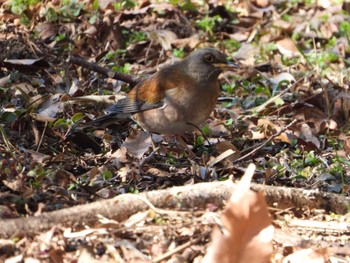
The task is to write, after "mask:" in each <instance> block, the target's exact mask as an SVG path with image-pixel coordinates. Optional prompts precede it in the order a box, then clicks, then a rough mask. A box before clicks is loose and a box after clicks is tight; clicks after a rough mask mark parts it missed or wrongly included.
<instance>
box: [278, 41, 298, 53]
mask: <svg viewBox="0 0 350 263" xmlns="http://www.w3.org/2000/svg"><path fill="white" fill-rule="evenodd" d="M276 45H277V48H278V50H279V52H281V54H283V55H285V56H287V57H295V56H299V55H300V52H299V50H298V48H297V46H296V45H295V43H294V42H293V40H292V39H290V38H284V39H281V40H279V41H277V42H276Z"/></svg>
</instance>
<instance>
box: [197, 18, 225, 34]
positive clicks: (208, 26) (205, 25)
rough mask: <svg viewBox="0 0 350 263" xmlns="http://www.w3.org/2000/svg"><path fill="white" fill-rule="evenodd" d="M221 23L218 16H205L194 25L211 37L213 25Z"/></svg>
mask: <svg viewBox="0 0 350 263" xmlns="http://www.w3.org/2000/svg"><path fill="white" fill-rule="evenodd" d="M221 21H222V18H221V17H220V16H218V15H216V16H208V15H206V16H205V17H204V18H203V19H201V20H197V21H196V25H197V26H198V27H199V28H200V29H203V30H204V31H205V32H206V33H207V34H209V35H213V33H214V27H215V25H216V24H217V23H219V22H221Z"/></svg>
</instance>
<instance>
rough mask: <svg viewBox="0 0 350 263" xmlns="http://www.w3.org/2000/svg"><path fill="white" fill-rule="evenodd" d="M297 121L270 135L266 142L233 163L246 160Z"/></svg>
mask: <svg viewBox="0 0 350 263" xmlns="http://www.w3.org/2000/svg"><path fill="white" fill-rule="evenodd" d="M296 121H297V120H296V119H294V120H293V121H292V122H291V123H289V124H288V125H287V126H286V127H283V128H282V129H281V130H280V131H279V132H277V133H275V134H273V135H271V137H270V138H269V139H268V140H266V141H265V142H264V143H262V144H260V145H259V146H258V147H256V148H254V149H253V150H252V151H250V152H249V153H247V154H246V155H243V156H242V157H240V158H238V159H237V160H235V161H234V162H233V163H238V162H240V161H242V160H244V159H246V158H247V157H249V156H251V155H253V154H254V153H256V152H257V151H259V150H260V149H261V148H262V147H264V146H265V145H266V144H268V143H269V142H271V141H272V140H273V139H275V138H276V137H277V136H280V135H281V134H282V133H283V132H285V131H286V130H287V129H288V128H289V127H290V126H292V125H293V124H294V123H295V122H296Z"/></svg>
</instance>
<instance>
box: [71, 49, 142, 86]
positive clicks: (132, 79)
mask: <svg viewBox="0 0 350 263" xmlns="http://www.w3.org/2000/svg"><path fill="white" fill-rule="evenodd" d="M69 63H72V64H75V65H79V66H82V67H84V68H87V69H90V70H92V71H95V72H97V73H100V74H101V75H103V76H105V77H108V78H113V79H117V80H121V81H124V82H126V83H129V84H130V85H132V86H135V85H136V84H137V83H139V82H141V81H142V78H140V77H137V76H133V75H129V74H124V73H120V72H115V71H113V70H110V69H107V68H103V67H100V66H98V65H96V64H94V63H90V62H88V61H86V60H84V59H81V58H78V57H74V56H72V57H70V59H69Z"/></svg>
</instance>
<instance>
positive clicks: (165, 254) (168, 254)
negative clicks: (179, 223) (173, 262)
mask: <svg viewBox="0 0 350 263" xmlns="http://www.w3.org/2000/svg"><path fill="white" fill-rule="evenodd" d="M201 238H202V237H197V238H195V239H193V240H190V241H188V242H186V243H185V244H182V245H180V246H178V247H176V248H174V249H173V250H171V251H168V252H166V253H164V254H163V255H160V256H159V257H157V258H156V259H155V260H152V262H153V263H157V262H162V261H163V260H165V259H167V258H169V257H171V256H172V255H174V254H176V253H179V252H180V251H182V250H184V249H186V248H188V247H189V246H191V245H193V244H196V243H197V242H198V241H199V240H200V239H201Z"/></svg>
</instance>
